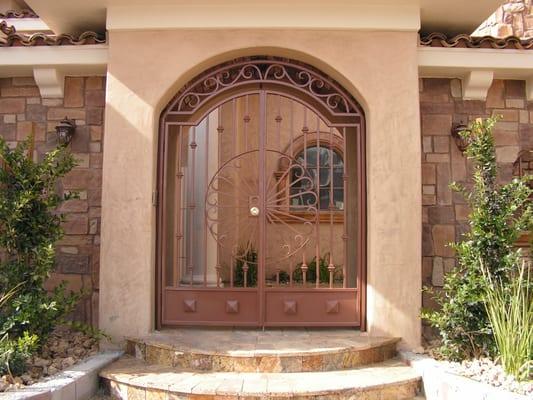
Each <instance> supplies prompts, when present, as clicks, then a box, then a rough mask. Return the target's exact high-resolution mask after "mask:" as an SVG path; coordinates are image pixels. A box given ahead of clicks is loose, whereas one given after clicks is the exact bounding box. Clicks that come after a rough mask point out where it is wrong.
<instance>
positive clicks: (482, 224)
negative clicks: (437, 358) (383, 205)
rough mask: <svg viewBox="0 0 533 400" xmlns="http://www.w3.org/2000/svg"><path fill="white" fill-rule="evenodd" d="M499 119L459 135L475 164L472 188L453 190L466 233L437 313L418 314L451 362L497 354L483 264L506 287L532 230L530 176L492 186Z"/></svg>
mask: <svg viewBox="0 0 533 400" xmlns="http://www.w3.org/2000/svg"><path fill="white" fill-rule="evenodd" d="M497 121H498V118H489V119H486V120H481V119H480V120H476V121H474V122H472V123H471V124H470V126H469V128H468V129H467V130H465V131H463V132H461V135H462V137H463V138H464V139H465V140H466V141H467V143H468V147H467V149H466V155H467V157H468V158H470V159H472V160H473V162H474V173H473V183H474V184H473V187H472V189H471V190H467V189H466V188H464V187H462V186H460V185H458V184H455V183H454V184H452V185H451V187H452V189H454V190H456V191H458V192H460V193H462V195H463V196H464V198H465V199H466V201H467V203H468V205H469V207H470V210H471V213H470V216H469V223H470V230H469V232H467V233H466V234H465V235H464V238H463V240H462V241H461V242H459V243H456V244H453V248H454V249H455V251H456V254H457V261H458V266H457V267H456V268H455V269H454V270H453V271H452V272H450V273H449V274H447V275H446V276H445V279H444V286H443V291H442V294H440V295H437V296H435V300H436V302H437V304H438V305H439V306H440V309H439V310H436V311H434V310H424V311H423V312H422V316H423V318H425V319H427V320H428V321H429V323H430V324H431V325H432V326H433V327H436V328H438V330H439V333H440V336H441V339H442V346H441V347H440V353H441V355H443V356H445V357H447V358H450V359H454V360H459V359H464V358H469V357H477V356H481V355H484V354H486V355H493V354H494V353H495V351H496V346H495V341H494V336H493V335H492V331H491V325H490V321H489V319H488V316H487V311H486V309H485V302H484V300H485V298H484V294H485V279H484V278H483V274H482V270H481V266H482V265H483V266H484V267H485V268H486V271H487V273H488V274H489V276H490V277H491V278H492V279H496V280H498V281H499V282H501V284H502V285H507V284H508V282H509V277H510V276H511V274H512V272H513V271H514V270H515V269H516V266H517V265H518V258H519V255H520V253H519V251H518V250H517V249H516V248H515V247H514V244H515V243H516V241H517V239H518V237H519V235H520V233H521V232H522V231H523V230H524V229H526V228H528V227H529V226H531V219H532V207H531V202H530V201H529V197H530V195H531V193H532V191H531V189H530V188H529V187H528V185H527V181H528V180H529V179H530V178H527V177H526V178H523V179H514V180H513V181H512V182H510V183H508V184H506V185H498V184H497V183H496V178H497V172H498V171H497V164H496V155H495V147H494V138H493V136H492V129H493V127H494V125H495V123H496V122H497ZM426 290H430V289H426Z"/></svg>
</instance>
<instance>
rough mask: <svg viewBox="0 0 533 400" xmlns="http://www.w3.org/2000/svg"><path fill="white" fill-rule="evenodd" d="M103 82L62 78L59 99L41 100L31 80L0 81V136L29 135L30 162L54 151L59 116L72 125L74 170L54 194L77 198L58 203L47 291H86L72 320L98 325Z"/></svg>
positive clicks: (12, 139)
mask: <svg viewBox="0 0 533 400" xmlns="http://www.w3.org/2000/svg"><path fill="white" fill-rule="evenodd" d="M104 105H105V78H103V77H67V78H65V97H64V99H42V98H41V97H40V94H39V88H38V87H37V86H36V84H35V81H34V80H33V78H24V77H23V78H3V79H0V136H2V137H3V138H4V139H5V140H6V141H7V142H8V143H9V144H10V145H12V146H15V145H16V143H17V142H19V141H21V140H23V139H25V138H26V137H27V136H28V135H29V134H30V132H32V130H33V132H34V137H35V147H34V148H35V150H34V157H37V158H38V157H42V155H43V154H44V153H45V152H46V151H47V150H49V149H51V148H52V147H54V146H55V144H56V137H55V126H56V125H57V124H58V122H59V120H61V119H63V118H64V117H65V116H66V117H68V118H72V119H75V120H76V125H77V128H76V133H75V135H74V138H73V140H72V142H71V144H70V149H71V151H72V153H73V154H74V156H75V157H76V159H77V160H78V166H77V167H76V168H75V169H74V170H73V171H72V172H71V173H70V174H69V175H68V176H66V177H65V178H64V179H63V180H62V182H61V185H60V188H59V190H60V191H70V190H72V191H77V192H79V197H80V198H79V199H75V200H70V201H68V202H66V203H65V204H63V206H62V211H63V212H65V213H66V214H67V221H66V222H65V224H64V230H65V233H66V235H65V237H64V239H63V240H61V242H60V243H59V244H58V246H57V247H58V248H57V266H56V272H55V273H54V274H53V275H52V277H51V278H50V280H49V281H48V283H47V284H48V286H49V287H50V288H51V287H53V286H55V285H57V284H58V283H59V282H61V281H63V280H65V281H67V282H68V284H69V287H70V288H72V289H73V290H79V289H84V290H86V291H87V292H88V296H87V298H85V299H84V300H83V301H82V302H81V303H80V305H79V306H78V309H77V310H76V312H75V315H74V318H76V319H78V320H82V321H86V322H88V323H93V324H94V325H96V324H97V323H98V279H99V278H98V277H99V258H100V203H101V186H102V142H103V121H104Z"/></svg>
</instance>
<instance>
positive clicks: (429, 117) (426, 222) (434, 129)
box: [420, 79, 533, 338]
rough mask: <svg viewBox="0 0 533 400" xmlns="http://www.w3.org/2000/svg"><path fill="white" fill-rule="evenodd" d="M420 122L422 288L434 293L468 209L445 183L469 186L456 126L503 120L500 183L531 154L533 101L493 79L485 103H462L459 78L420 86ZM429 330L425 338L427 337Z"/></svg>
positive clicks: (521, 85)
mask: <svg viewBox="0 0 533 400" xmlns="http://www.w3.org/2000/svg"><path fill="white" fill-rule="evenodd" d="M420 113H421V123H422V125H421V126H422V146H423V148H422V194H423V213H422V223H423V239H422V256H423V260H422V280H423V285H426V286H433V287H435V288H436V290H437V291H438V290H439V288H441V287H442V284H443V276H444V274H445V273H446V272H448V271H450V269H452V268H453V267H454V265H455V259H454V252H453V250H452V249H451V248H449V247H448V246H447V243H449V242H452V241H455V240H458V239H460V238H461V235H462V233H463V232H465V231H466V230H467V229H468V224H467V222H466V219H467V216H468V212H469V211H468V208H467V206H466V205H465V202H464V200H463V199H462V197H461V196H460V195H458V194H456V193H452V191H451V190H450V189H449V187H448V184H449V183H450V182H451V181H457V182H460V183H463V184H465V185H468V184H469V182H468V179H467V177H468V176H469V175H470V171H471V163H470V162H469V161H467V160H466V159H465V157H464V156H463V154H462V153H461V152H460V151H459V150H458V148H457V146H456V145H455V142H454V140H453V139H452V137H451V132H450V131H451V126H452V123H454V122H464V123H468V122H469V121H471V120H472V119H475V118H477V117H488V116H490V115H493V114H501V115H503V120H502V121H501V122H499V123H498V124H497V126H496V128H495V131H494V135H495V141H496V156H497V161H498V164H499V167H500V180H501V181H508V180H510V179H511V178H512V175H513V162H514V161H515V160H516V158H517V155H518V153H519V151H521V150H524V149H533V102H529V103H528V102H527V101H526V93H525V82H524V81H514V80H506V81H502V80H495V81H494V82H493V84H492V86H491V88H490V90H489V92H488V96H487V99H486V101H463V100H462V99H461V82H460V80H457V79H453V80H452V79H422V80H421V81H420ZM422 303H423V306H424V307H427V308H433V307H435V303H434V302H433V300H432V299H431V296H430V295H429V294H427V293H424V294H423V296H422ZM431 334H432V332H431V330H430V329H429V327H427V326H426V327H424V329H423V335H424V337H426V338H429V337H431Z"/></svg>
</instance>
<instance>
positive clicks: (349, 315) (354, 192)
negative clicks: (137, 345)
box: [157, 57, 366, 329]
mask: <svg viewBox="0 0 533 400" xmlns="http://www.w3.org/2000/svg"><path fill="white" fill-rule="evenodd" d="M160 132H161V134H160V145H159V150H160V152H159V172H158V175H159V189H158V193H159V195H158V241H157V249H158V260H157V261H158V270H157V272H158V279H157V283H158V293H159V295H158V302H157V305H158V320H157V323H158V326H159V327H160V326H167V325H243V326H298V325H299V326H301V325H303V326H343V325H346V326H359V327H361V329H364V328H365V315H364V310H365V282H366V275H365V263H366V256H365V252H366V245H365V236H366V231H365V226H366V219H365V207H366V206H365V200H366V198H365V197H366V194H365V157H364V148H365V137H364V117H363V113H362V111H361V109H360V107H359V106H358V104H357V103H356V102H355V101H354V99H353V98H352V97H351V96H350V95H349V94H348V93H347V92H345V91H344V90H343V89H342V88H341V87H340V86H339V85H338V84H336V83H335V82H334V81H332V80H331V79H329V78H328V77H326V76H324V75H323V74H321V73H320V72H319V71H316V70H315V69H313V68H311V67H309V66H306V65H302V64H299V63H297V62H293V61H290V60H285V59H275V58H265V57H257V58H248V59H241V60H236V61H234V62H232V63H228V64H225V65H222V66H219V67H216V68H214V69H212V70H210V71H207V72H206V73H205V74H204V75H202V76H201V77H198V78H196V79H194V80H193V81H192V82H191V83H189V84H188V85H187V86H185V87H184V89H183V90H182V91H180V93H178V95H177V96H176V97H175V98H174V99H173V100H172V101H171V102H170V104H169V105H168V106H167V108H166V110H165V111H164V112H163V114H162V117H161V128H160ZM317 260H318V262H317ZM317 264H318V267H317ZM317 270H318V271H317Z"/></svg>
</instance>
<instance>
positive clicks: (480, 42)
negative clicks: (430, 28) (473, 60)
mask: <svg viewBox="0 0 533 400" xmlns="http://www.w3.org/2000/svg"><path fill="white" fill-rule="evenodd" d="M418 43H419V45H420V46H428V47H448V48H473V49H515V50H533V38H530V39H520V38H519V37H516V36H509V37H506V38H503V39H502V38H495V37H493V36H483V37H473V36H470V35H467V34H461V35H456V36H453V37H451V38H448V36H447V35H446V34H444V33H439V32H433V33H430V34H429V35H425V36H419V40H418Z"/></svg>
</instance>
